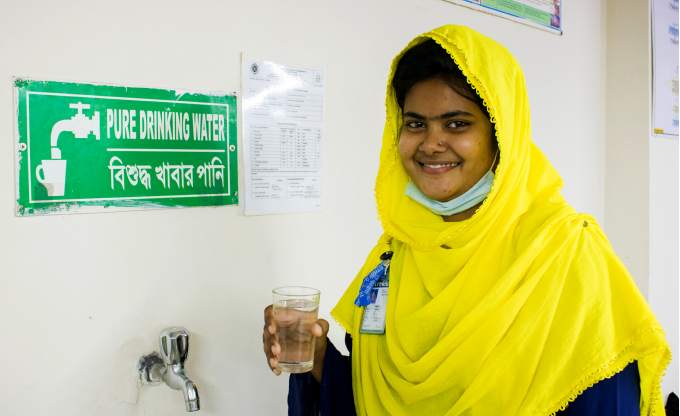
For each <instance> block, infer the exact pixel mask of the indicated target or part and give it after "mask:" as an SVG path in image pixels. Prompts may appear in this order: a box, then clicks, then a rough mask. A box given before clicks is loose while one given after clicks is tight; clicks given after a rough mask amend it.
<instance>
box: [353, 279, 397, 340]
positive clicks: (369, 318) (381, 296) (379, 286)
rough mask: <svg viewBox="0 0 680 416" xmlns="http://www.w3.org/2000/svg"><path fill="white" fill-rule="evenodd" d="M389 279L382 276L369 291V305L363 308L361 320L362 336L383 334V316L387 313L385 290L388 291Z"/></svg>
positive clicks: (360, 330)
mask: <svg viewBox="0 0 680 416" xmlns="http://www.w3.org/2000/svg"><path fill="white" fill-rule="evenodd" d="M389 286H390V281H389V277H388V276H385V275H383V276H382V277H381V278H380V279H378V281H377V282H375V285H373V289H371V303H369V304H368V305H366V306H364V316H363V317H362V318H361V328H360V329H359V332H360V333H362V334H384V333H385V315H386V312H387V290H388V289H389Z"/></svg>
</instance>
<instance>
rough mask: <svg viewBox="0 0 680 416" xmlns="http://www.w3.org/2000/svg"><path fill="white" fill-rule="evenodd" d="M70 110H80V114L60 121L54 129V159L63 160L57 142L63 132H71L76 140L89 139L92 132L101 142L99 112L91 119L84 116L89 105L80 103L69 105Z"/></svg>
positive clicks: (51, 137)
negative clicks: (84, 111)
mask: <svg viewBox="0 0 680 416" xmlns="http://www.w3.org/2000/svg"><path fill="white" fill-rule="evenodd" d="M69 107H70V108H76V109H78V114H76V115H75V116H73V117H71V118H70V119H66V120H61V121H58V122H57V123H56V124H55V125H54V127H52V134H51V136H50V141H51V143H52V159H61V150H59V148H58V147H57V140H59V135H60V134H61V133H62V132H65V131H70V132H72V133H73V134H74V135H75V136H76V139H87V136H88V135H89V134H90V132H92V134H94V135H95V137H96V138H97V140H99V135H100V133H99V111H95V112H94V115H93V116H92V118H91V119H89V118H87V117H86V116H85V114H83V109H89V108H90V105H89V104H83V103H81V102H80V101H78V104H69Z"/></svg>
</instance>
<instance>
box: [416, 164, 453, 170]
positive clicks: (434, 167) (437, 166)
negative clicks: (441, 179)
mask: <svg viewBox="0 0 680 416" xmlns="http://www.w3.org/2000/svg"><path fill="white" fill-rule="evenodd" d="M458 165H460V163H447V164H445V165H429V164H427V163H423V166H427V167H428V168H432V169H439V168H443V167H445V166H453V167H456V166H458Z"/></svg>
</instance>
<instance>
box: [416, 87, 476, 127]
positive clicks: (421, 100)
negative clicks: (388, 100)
mask: <svg viewBox="0 0 680 416" xmlns="http://www.w3.org/2000/svg"><path fill="white" fill-rule="evenodd" d="M409 113H416V114H418V115H420V116H422V117H424V118H427V119H436V118H442V117H446V116H449V117H450V116H479V115H482V111H481V109H480V108H479V106H478V105H477V104H476V103H474V102H473V101H471V100H470V99H468V98H466V97H464V96H462V95H460V94H459V93H457V92H456V91H455V90H454V89H453V88H451V87H450V86H449V85H448V84H447V83H446V82H445V81H443V80H441V79H437V78H435V79H431V80H425V81H421V82H419V83H417V84H416V85H414V86H413V88H411V89H410V90H409V91H408V93H407V94H406V98H405V100H404V116H407V115H408V114H409ZM451 113H456V114H451Z"/></svg>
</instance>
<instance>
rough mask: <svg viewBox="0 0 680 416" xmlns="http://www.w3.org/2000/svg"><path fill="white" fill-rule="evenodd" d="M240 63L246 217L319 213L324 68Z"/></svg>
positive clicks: (264, 62)
mask: <svg viewBox="0 0 680 416" xmlns="http://www.w3.org/2000/svg"><path fill="white" fill-rule="evenodd" d="M242 64H243V67H242V85H243V157H244V168H245V191H246V192H245V212H246V215H263V214H278V213H292V212H305V211H320V210H321V209H322V208H323V203H322V176H323V175H322V172H323V130H324V126H323V116H324V101H325V82H324V81H325V80H324V79H325V72H324V70H323V68H293V67H288V66H284V65H281V64H278V63H275V62H272V61H249V60H246V59H244V60H243V62H242Z"/></svg>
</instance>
